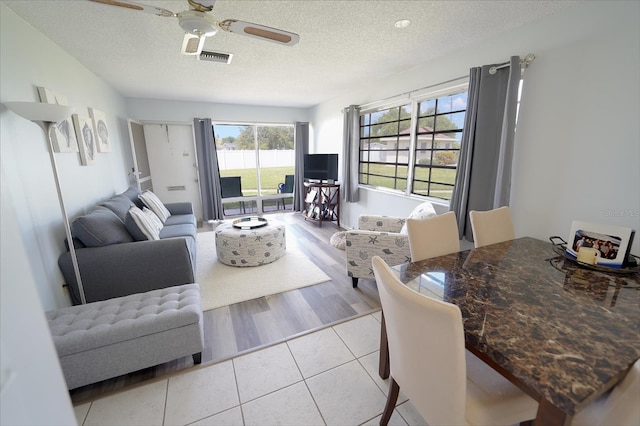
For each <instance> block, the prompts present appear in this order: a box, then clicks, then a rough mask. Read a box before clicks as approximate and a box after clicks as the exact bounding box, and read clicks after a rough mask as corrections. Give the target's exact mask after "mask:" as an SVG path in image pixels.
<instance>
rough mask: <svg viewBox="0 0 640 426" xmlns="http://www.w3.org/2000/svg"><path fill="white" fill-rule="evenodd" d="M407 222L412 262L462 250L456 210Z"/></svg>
mask: <svg viewBox="0 0 640 426" xmlns="http://www.w3.org/2000/svg"><path fill="white" fill-rule="evenodd" d="M406 223H407V234H408V235H409V248H410V249H411V261H412V262H417V261H419V260H423V259H429V258H431V257H437V256H444V255H445V254H450V253H456V252H459V251H460V239H459V236H458V223H457V221H456V214H455V213H454V212H447V213H444V214H441V215H437V216H432V217H428V218H426V219H407V222H406Z"/></svg>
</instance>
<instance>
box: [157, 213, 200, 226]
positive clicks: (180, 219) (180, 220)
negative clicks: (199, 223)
mask: <svg viewBox="0 0 640 426" xmlns="http://www.w3.org/2000/svg"><path fill="white" fill-rule="evenodd" d="M185 224H190V225H193V226H196V217H195V216H194V215H192V214H172V215H171V216H169V217H168V218H167V220H166V221H165V222H164V226H171V225H185Z"/></svg>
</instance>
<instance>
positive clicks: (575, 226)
mask: <svg viewBox="0 0 640 426" xmlns="http://www.w3.org/2000/svg"><path fill="white" fill-rule="evenodd" d="M634 234H635V231H634V230H633V229H631V228H625V227H622V226H613V225H604V224H598V223H591V222H583V221H573V222H572V224H571V232H570V234H569V238H568V239H567V241H568V244H567V250H566V253H567V255H568V256H570V257H572V258H574V259H576V260H577V261H578V262H581V263H587V264H591V265H598V266H607V267H611V268H621V267H622V266H623V264H624V263H625V260H626V258H627V256H628V254H629V250H630V249H631V244H632V242H633V237H634Z"/></svg>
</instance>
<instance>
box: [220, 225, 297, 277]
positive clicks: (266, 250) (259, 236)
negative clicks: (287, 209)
mask: <svg viewBox="0 0 640 426" xmlns="http://www.w3.org/2000/svg"><path fill="white" fill-rule="evenodd" d="M215 233H216V253H217V255H218V260H219V261H220V262H221V263H224V264H225V265H229V266H238V267H244V266H261V265H266V264H268V263H271V262H275V261H276V260H278V259H280V258H281V257H282V256H284V254H285V250H286V234H285V226H284V224H281V223H278V222H273V221H272V222H269V223H268V224H267V225H266V226H263V227H261V228H255V229H238V228H234V227H233V225H232V224H231V223H224V224H222V225H219V226H218V227H217V228H216V230H215Z"/></svg>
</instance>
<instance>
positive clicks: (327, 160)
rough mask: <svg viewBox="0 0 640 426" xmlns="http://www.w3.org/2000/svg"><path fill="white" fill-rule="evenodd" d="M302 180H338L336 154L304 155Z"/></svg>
mask: <svg viewBox="0 0 640 426" xmlns="http://www.w3.org/2000/svg"><path fill="white" fill-rule="evenodd" d="M304 178H305V179H308V180H314V181H321V182H322V181H325V180H327V181H328V180H333V181H336V180H338V154H305V156H304Z"/></svg>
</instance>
